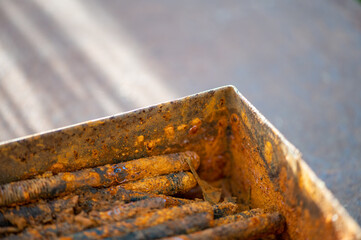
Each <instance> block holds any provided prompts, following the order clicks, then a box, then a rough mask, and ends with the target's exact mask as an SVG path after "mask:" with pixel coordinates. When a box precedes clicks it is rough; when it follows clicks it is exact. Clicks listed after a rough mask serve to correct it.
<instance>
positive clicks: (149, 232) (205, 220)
mask: <svg viewBox="0 0 361 240" xmlns="http://www.w3.org/2000/svg"><path fill="white" fill-rule="evenodd" d="M212 222H213V217H212V215H211V214H209V213H207V212H205V213H196V214H193V215H190V216H186V217H184V218H181V219H177V220H171V221H166V222H164V223H162V224H158V225H156V226H154V227H149V228H145V229H142V230H137V231H133V232H130V233H127V234H125V235H124V236H117V237H109V238H106V239H108V240H110V239H118V240H141V239H142V240H143V239H148V240H151V239H159V238H164V237H168V236H174V235H178V234H189V233H193V232H196V231H200V230H202V229H205V228H208V227H210V226H211V224H212Z"/></svg>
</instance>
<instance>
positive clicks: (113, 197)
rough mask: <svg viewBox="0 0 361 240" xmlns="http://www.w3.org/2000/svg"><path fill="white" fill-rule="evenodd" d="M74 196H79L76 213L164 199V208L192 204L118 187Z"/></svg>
mask: <svg viewBox="0 0 361 240" xmlns="http://www.w3.org/2000/svg"><path fill="white" fill-rule="evenodd" d="M165 191H167V189H165ZM161 192H162V191H161ZM173 192H174V191H173ZM75 194H76V195H77V196H79V200H78V211H85V212H89V211H91V210H104V209H107V208H108V207H109V204H110V205H112V204H114V202H117V201H122V202H126V203H128V202H134V201H139V200H145V199H152V198H161V199H164V201H165V206H166V207H170V206H178V205H184V204H189V203H192V202H194V201H193V200H189V199H183V198H182V199H181V198H176V197H171V196H166V195H163V194H152V193H144V192H136V191H131V190H126V189H124V188H122V187H121V186H119V185H118V186H114V187H110V188H102V189H93V188H92V189H88V190H86V191H82V192H76V193H75Z"/></svg>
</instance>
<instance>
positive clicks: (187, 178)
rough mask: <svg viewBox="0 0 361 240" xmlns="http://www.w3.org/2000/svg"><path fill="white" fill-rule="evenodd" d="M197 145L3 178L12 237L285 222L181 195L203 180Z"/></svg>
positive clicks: (231, 234)
mask: <svg viewBox="0 0 361 240" xmlns="http://www.w3.org/2000/svg"><path fill="white" fill-rule="evenodd" d="M189 163H191V165H192V166H193V168H194V169H197V168H198V167H199V165H200V160H199V157H198V155H197V154H196V153H194V152H189V151H188V152H182V153H175V154H169V155H162V156H154V157H149V158H141V159H137V160H132V161H128V162H124V163H118V164H112V165H104V166H100V167H96V168H89V169H83V170H80V171H77V172H66V173H59V174H57V175H50V176H40V177H38V178H34V179H30V180H24V181H18V182H12V183H9V184H5V185H2V186H0V237H3V238H5V239H54V238H60V239H102V238H109V239H113V238H114V239H159V238H170V239H248V238H260V237H267V236H274V235H275V234H280V233H282V232H283V229H284V218H283V217H282V216H281V215H280V214H279V213H265V212H264V211H263V210H261V209H252V210H247V211H241V210H242V209H240V208H239V207H238V205H237V204H236V203H233V202H230V201H224V202H222V203H218V204H211V203H209V202H207V201H203V200H201V199H185V198H177V197H173V195H179V194H182V193H186V192H188V191H189V190H191V189H193V188H194V187H196V185H197V181H196V178H195V177H194V176H193V174H192V173H191V172H189V170H190V166H189Z"/></svg>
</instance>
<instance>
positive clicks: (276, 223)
mask: <svg viewBox="0 0 361 240" xmlns="http://www.w3.org/2000/svg"><path fill="white" fill-rule="evenodd" d="M284 223H285V220H284V218H283V217H282V215H280V214H279V213H269V214H261V215H258V216H255V217H252V218H249V219H244V220H240V221H237V222H233V223H228V224H225V225H221V226H218V227H214V228H208V229H206V230H203V231H200V232H196V233H192V234H188V235H182V236H175V237H171V238H169V239H168V240H220V239H239V240H246V239H258V238H262V237H267V236H269V235H271V234H274V235H278V234H280V233H282V232H283V230H284Z"/></svg>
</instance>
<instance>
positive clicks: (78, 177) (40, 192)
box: [0, 152, 199, 206]
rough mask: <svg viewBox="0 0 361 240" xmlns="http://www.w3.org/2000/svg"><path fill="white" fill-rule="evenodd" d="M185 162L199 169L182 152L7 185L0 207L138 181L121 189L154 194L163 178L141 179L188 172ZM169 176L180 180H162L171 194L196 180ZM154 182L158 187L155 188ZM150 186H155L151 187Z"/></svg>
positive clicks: (196, 160) (193, 159)
mask: <svg viewBox="0 0 361 240" xmlns="http://www.w3.org/2000/svg"><path fill="white" fill-rule="evenodd" d="M186 159H189V161H191V162H192V163H193V164H194V167H195V168H196V169H198V167H199V157H198V156H197V154H196V153H192V152H184V153H175V154H169V155H163V156H155V157H150V158H141V159H137V160H133V161H129V162H126V163H118V164H108V165H104V166H100V167H97V168H87V169H83V170H79V171H77V172H66V173H59V174H58V175H56V176H50V177H45V178H38V179H31V180H24V181H18V182H13V183H8V184H5V185H1V186H0V206H7V205H10V204H13V203H25V202H29V201H31V200H34V199H39V198H46V197H55V196H57V195H60V194H62V193H69V192H72V191H74V190H76V189H81V188H86V187H109V186H112V185H115V184H122V183H126V182H130V181H135V180H140V182H139V183H138V184H136V183H127V184H123V187H124V188H125V189H131V190H140V189H144V188H146V190H147V191H141V192H153V193H154V192H155V189H157V190H158V192H157V193H161V187H159V186H162V183H161V182H160V181H161V179H163V178H164V177H159V178H156V179H157V180H155V181H154V182H153V180H148V181H147V180H143V178H147V177H148V178H149V177H154V176H159V175H164V174H169V173H176V172H180V171H185V170H190V168H189V165H188V161H187V160H186ZM171 176H174V178H177V177H179V179H176V180H175V179H171V177H169V178H165V179H164V180H165V181H167V180H168V181H167V182H169V183H168V184H167V185H168V186H174V187H173V188H174V192H178V190H179V189H187V188H192V187H193V186H194V185H195V181H193V185H192V184H191V183H192V181H191V180H189V179H191V178H192V176H189V177H188V178H187V177H186V175H184V176H183V174H182V173H180V174H173V175H171ZM187 180H188V181H187ZM143 182H144V183H143ZM157 183H158V185H156V184H157ZM187 183H189V186H185V185H186V184H187ZM151 184H153V185H155V186H150V185H151ZM163 185H164V186H165V184H163ZM152 189H153V190H152Z"/></svg>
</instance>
